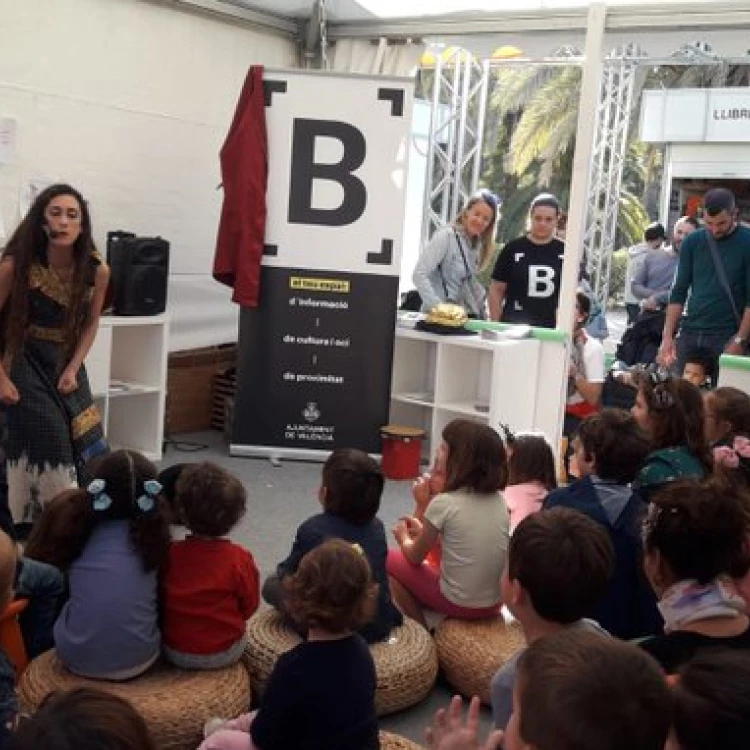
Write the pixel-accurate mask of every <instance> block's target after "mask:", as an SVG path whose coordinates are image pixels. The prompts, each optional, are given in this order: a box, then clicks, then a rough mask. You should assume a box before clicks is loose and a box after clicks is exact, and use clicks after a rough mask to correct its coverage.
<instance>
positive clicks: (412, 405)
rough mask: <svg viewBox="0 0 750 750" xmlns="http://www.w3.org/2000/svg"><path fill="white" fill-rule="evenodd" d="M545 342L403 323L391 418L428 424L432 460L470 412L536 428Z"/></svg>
mask: <svg viewBox="0 0 750 750" xmlns="http://www.w3.org/2000/svg"><path fill="white" fill-rule="evenodd" d="M539 356H540V342H539V341H537V340H535V339H522V340H517V341H488V340H485V339H482V338H481V337H480V336H478V335H477V336H439V335H435V334H430V333H422V332H419V331H413V330H410V329H403V328H398V329H397V331H396V345H395V349H394V358H393V375H392V380H391V412H390V421H391V422H392V423H395V424H404V425H408V426H410V427H422V428H423V429H424V430H425V431H426V433H427V435H428V438H429V439H428V440H426V441H425V442H424V445H423V457H424V458H425V459H429V457H430V456H431V455H432V453H433V451H434V447H435V446H436V445H437V444H438V443H439V442H440V439H441V435H442V432H443V429H444V428H445V426H446V425H447V424H448V423H449V422H451V421H452V420H453V419H457V418H459V417H464V418H468V419H473V420H475V421H477V422H481V423H484V424H488V425H490V426H491V427H493V428H495V429H499V425H500V423H501V422H503V423H505V424H508V425H510V427H511V428H512V429H513V430H514V431H519V430H530V429H533V427H534V409H535V398H536V387H537V379H538V371H539Z"/></svg>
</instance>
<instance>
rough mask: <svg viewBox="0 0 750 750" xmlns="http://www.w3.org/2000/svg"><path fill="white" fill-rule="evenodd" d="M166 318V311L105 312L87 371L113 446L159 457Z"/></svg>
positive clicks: (162, 424)
mask: <svg viewBox="0 0 750 750" xmlns="http://www.w3.org/2000/svg"><path fill="white" fill-rule="evenodd" d="M168 336H169V323H168V319H167V316H166V315H153V316H147V317H125V316H122V317H118V316H108V315H107V316H103V317H102V318H101V323H100V325H99V331H98V333H97V336H96V340H95V341H94V345H93V346H92V347H91V351H90V352H89V354H88V357H86V371H87V373H88V376H89V383H90V385H91V392H92V394H93V396H94V400H95V401H96V404H97V406H98V407H99V411H100V412H101V415H102V422H103V424H104V434H105V436H106V437H107V440H108V441H109V442H110V445H111V446H112V448H115V449H116V448H130V449H132V450H135V451H138V452H139V453H142V454H143V455H144V456H146V457H147V458H149V459H151V460H152V461H158V460H159V459H161V456H162V442H163V440H164V408H165V398H166V384H167V345H168Z"/></svg>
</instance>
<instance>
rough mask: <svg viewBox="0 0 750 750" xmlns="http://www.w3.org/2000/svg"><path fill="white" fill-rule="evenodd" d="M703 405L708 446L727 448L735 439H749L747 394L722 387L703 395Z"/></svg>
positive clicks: (729, 387) (749, 407)
mask: <svg viewBox="0 0 750 750" xmlns="http://www.w3.org/2000/svg"><path fill="white" fill-rule="evenodd" d="M703 405H704V407H705V411H706V414H705V423H706V430H705V432H706V440H707V441H708V443H709V445H711V446H712V447H716V446H721V445H728V446H729V445H732V444H733V442H734V438H735V437H745V438H750V396H748V395H747V393H745V392H744V391H741V390H740V389H739V388H732V387H731V386H722V387H721V388H715V389H714V390H713V391H709V392H708V393H705V394H704V396H703ZM714 456H715V453H714Z"/></svg>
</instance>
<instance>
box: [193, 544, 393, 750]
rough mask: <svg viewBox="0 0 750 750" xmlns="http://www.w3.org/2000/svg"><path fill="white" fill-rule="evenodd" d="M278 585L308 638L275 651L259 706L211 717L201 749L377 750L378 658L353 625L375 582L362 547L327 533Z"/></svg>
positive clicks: (367, 608)
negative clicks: (234, 716)
mask: <svg viewBox="0 0 750 750" xmlns="http://www.w3.org/2000/svg"><path fill="white" fill-rule="evenodd" d="M283 585H284V588H285V589H286V591H287V592H288V607H289V612H290V613H291V614H292V616H293V617H294V618H295V619H296V620H297V622H298V623H299V625H300V627H301V628H302V629H304V630H306V631H307V640H306V641H305V642H304V643H301V644H299V645H298V646H296V647H295V648H293V649H292V650H291V651H287V652H286V653H285V654H282V655H281V656H280V657H279V660H278V661H277V662H276V666H275V667H274V668H273V672H272V673H271V677H270V678H269V680H268V686H267V687H266V691H265V692H264V694H263V698H262V700H261V703H260V708H259V709H258V710H257V711H256V712H254V713H252V714H244V715H242V716H240V717H238V718H237V719H234V720H232V721H229V722H226V723H223V724H221V723H219V722H218V721H216V720H213V721H211V722H209V723H208V724H207V727H206V729H207V733H208V737H207V739H206V740H205V742H204V743H203V744H202V745H201V746H200V748H199V750H288V748H305V749H306V750H354V749H355V748H356V749H357V750H376V749H377V748H379V747H380V742H379V739H378V725H377V721H376V718H375V686H376V677H375V664H374V662H373V660H372V656H371V654H370V649H369V648H368V646H367V644H366V643H365V641H364V640H363V638H362V637H361V636H360V635H358V634H357V632H356V631H357V630H359V629H360V628H361V627H362V625H363V624H364V623H365V622H367V621H368V620H369V618H370V617H372V614H373V611H374V609H375V601H376V597H377V585H376V584H374V583H373V580H372V573H371V571H370V566H369V565H368V563H367V558H366V557H365V555H364V554H363V553H362V549H361V548H360V547H359V545H356V544H349V543H348V542H345V541H343V540H341V539H329V540H328V541H326V542H323V543H322V544H321V545H319V546H317V547H316V548H315V549H313V550H312V551H310V552H308V553H307V554H306V555H305V556H304V557H303V558H302V561H301V562H300V564H299V568H298V569H297V572H296V573H294V574H293V575H291V576H288V577H286V578H285V579H284V584H283ZM211 730H213V731H211Z"/></svg>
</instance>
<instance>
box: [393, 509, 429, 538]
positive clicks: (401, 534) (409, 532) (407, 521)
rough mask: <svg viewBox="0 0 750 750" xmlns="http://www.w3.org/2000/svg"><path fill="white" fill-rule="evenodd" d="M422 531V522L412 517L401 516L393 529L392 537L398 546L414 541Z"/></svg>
mask: <svg viewBox="0 0 750 750" xmlns="http://www.w3.org/2000/svg"><path fill="white" fill-rule="evenodd" d="M421 531H422V522H421V521H419V520H418V519H416V518H414V517H413V516H402V517H401V518H399V519H398V523H397V524H396V526H395V527H394V529H393V536H394V537H395V539H396V541H397V542H398V543H399V544H403V543H404V542H405V541H408V540H410V539H414V538H415V537H417V536H419V533H420V532H421Z"/></svg>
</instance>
